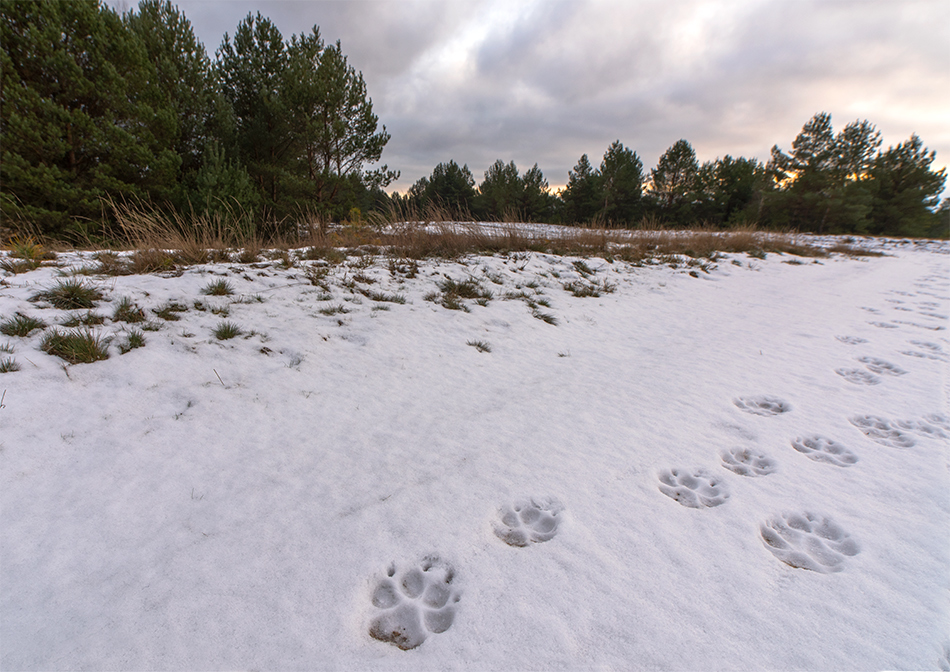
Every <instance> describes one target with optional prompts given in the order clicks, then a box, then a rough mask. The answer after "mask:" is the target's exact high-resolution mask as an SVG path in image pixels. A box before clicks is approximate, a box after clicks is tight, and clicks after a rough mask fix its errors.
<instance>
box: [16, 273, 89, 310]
mask: <svg viewBox="0 0 950 672" xmlns="http://www.w3.org/2000/svg"><path fill="white" fill-rule="evenodd" d="M101 299H102V292H100V291H99V290H98V289H96V288H95V287H90V286H89V285H87V284H85V283H84V282H83V281H82V280H76V279H70V280H60V281H59V282H57V283H56V284H55V285H54V286H53V287H51V288H50V289H47V290H44V291H42V292H37V293H36V294H34V295H33V296H31V297H30V301H48V302H49V303H51V304H53V307H55V308H59V309H60V310H77V309H80V308H93V307H94V306H95V305H96V301H99V300H101Z"/></svg>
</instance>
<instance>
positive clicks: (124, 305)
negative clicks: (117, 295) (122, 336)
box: [112, 296, 146, 324]
mask: <svg viewBox="0 0 950 672" xmlns="http://www.w3.org/2000/svg"><path fill="white" fill-rule="evenodd" d="M145 319H146V318H145V311H144V310H142V309H141V308H139V307H138V306H137V305H136V304H135V302H134V301H132V299H130V298H129V297H127V296H123V297H122V298H121V299H120V300H119V305H118V306H116V308H115V312H114V313H113V314H112V321H113V322H128V323H129V324H137V323H139V322H144V321H145Z"/></svg>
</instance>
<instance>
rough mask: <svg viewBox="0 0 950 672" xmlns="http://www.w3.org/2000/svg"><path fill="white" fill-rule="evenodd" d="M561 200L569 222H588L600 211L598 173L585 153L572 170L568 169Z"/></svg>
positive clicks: (600, 200)
mask: <svg viewBox="0 0 950 672" xmlns="http://www.w3.org/2000/svg"><path fill="white" fill-rule="evenodd" d="M561 200H562V201H563V202H564V217H565V220H566V221H567V223H569V224H582V223H590V222H592V221H594V219H595V218H596V217H597V214H598V213H599V212H600V211H601V206H602V198H601V188H600V174H599V173H598V172H597V171H596V170H594V168H593V166H591V165H590V159H588V158H587V154H584V155H582V156H581V158H580V159H579V160H578V161H577V165H575V166H574V170H571V171H568V173H567V185H566V186H565V187H564V190H563V191H562V192H561Z"/></svg>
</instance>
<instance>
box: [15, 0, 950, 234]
mask: <svg viewBox="0 0 950 672" xmlns="http://www.w3.org/2000/svg"><path fill="white" fill-rule="evenodd" d="M0 71H2V72H0V75H2V76H0V152H2V154H0V216H2V218H3V220H4V221H3V225H4V226H6V227H8V228H17V227H18V225H23V226H24V229H25V230H30V231H34V232H38V233H40V234H42V235H45V236H48V237H51V238H59V239H68V238H71V237H74V238H76V237H78V238H84V239H87V240H96V239H97V237H100V238H101V237H103V236H105V235H106V233H105V225H106V224H107V223H108V222H109V218H110V216H111V213H110V212H109V209H108V207H106V205H104V204H107V203H109V202H122V203H145V204H148V205H149V207H156V208H165V209H168V210H170V211H175V212H179V213H182V212H184V213H187V212H194V213H198V214H215V213H234V212H238V213H250V215H251V216H249V217H245V218H244V219H243V221H244V222H245V225H246V226H248V227H252V228H253V227H257V228H258V230H259V231H258V232H259V233H262V234H266V233H269V232H270V233H277V232H281V227H288V228H290V227H292V226H293V223H292V222H293V220H294V218H295V217H296V216H299V215H300V214H301V213H303V212H306V213H307V214H309V215H313V214H315V215H317V216H319V217H321V218H323V219H325V220H327V221H331V220H332V221H340V220H343V219H344V218H347V217H351V218H352V214H351V213H353V212H354V209H356V210H358V211H362V212H363V213H366V212H368V211H371V210H383V211H386V210H388V209H393V207H394V206H395V209H397V210H401V211H403V212H406V211H407V210H409V211H414V212H419V213H423V212H425V211H426V209H428V208H430V207H432V206H436V207H438V208H441V209H442V210H443V212H448V213H451V214H452V215H453V216H465V217H471V218H473V219H490V220H520V221H535V222H551V223H566V224H575V223H576V224H600V225H612V226H635V225H639V224H641V223H643V222H644V221H646V222H648V223H655V224H664V225H670V226H694V225H696V224H706V225H711V226H718V227H723V228H726V227H734V226H740V225H748V224H757V225H759V226H764V227H775V228H789V229H797V230H802V231H815V232H820V233H867V234H878V235H911V236H944V237H946V236H947V235H948V234H950V205H948V201H946V200H945V201H944V202H943V203H942V204H940V203H939V202H938V201H939V195H940V194H941V193H942V191H943V187H944V185H945V182H946V175H945V171H944V170H942V169H941V170H939V171H934V170H933V168H932V164H933V162H934V159H935V154H934V152H932V151H929V150H928V149H927V148H926V147H924V146H923V143H922V142H921V140H920V139H919V138H918V137H917V136H916V135H912V136H911V137H910V138H909V139H908V140H907V141H905V142H903V143H900V144H898V145H897V146H892V147H888V148H887V149H883V150H882V149H881V145H882V140H881V134H880V132H879V131H878V130H877V129H876V128H875V126H874V125H873V124H871V123H870V122H868V121H867V120H864V121H854V122H852V123H850V124H848V125H847V126H845V128H844V129H842V130H841V131H839V132H838V133H835V132H834V130H833V128H832V124H831V117H830V115H828V114H825V113H820V114H817V115H815V116H814V117H813V118H812V119H811V120H809V121H808V122H807V123H806V124H805V125H804V127H803V128H802V131H801V133H800V134H799V135H798V136H797V137H796V138H795V139H794V140H793V141H792V143H791V148H790V149H789V150H788V151H784V150H782V149H779V147H778V146H776V147H773V148H772V152H771V156H770V158H769V160H768V162H766V163H762V162H760V161H758V160H757V159H754V158H753V159H747V158H744V157H738V158H733V157H731V156H728V155H727V156H725V157H722V158H719V159H716V160H715V161H708V162H704V163H702V164H700V163H699V162H698V161H697V158H696V153H695V151H694V150H693V148H692V146H691V145H690V143H689V142H687V141H686V140H680V141H678V142H676V143H675V144H674V145H673V146H672V147H670V148H669V149H668V150H667V151H666V152H665V153H664V154H663V155H662V156H661V157H660V159H659V161H658V162H657V165H656V166H655V167H654V168H652V169H650V170H645V169H644V166H643V162H642V161H641V159H640V158H639V157H638V156H637V153H636V152H635V151H633V150H632V149H630V148H628V147H625V146H624V145H623V144H622V143H620V142H619V141H617V142H614V143H613V144H611V145H610V147H608V148H607V150H606V152H605V153H604V155H603V158H602V160H601V162H600V164H599V166H596V167H595V166H594V165H593V164H592V163H591V160H590V159H589V157H588V156H587V155H586V154H585V155H583V156H581V158H580V159H579V160H578V162H577V164H576V165H575V166H574V168H573V169H572V170H571V171H569V173H568V180H567V185H566V187H565V188H564V189H563V190H561V191H560V192H559V193H553V192H552V190H551V188H550V186H549V183H548V181H547V180H546V179H545V177H544V175H543V174H542V172H541V170H540V169H539V168H538V166H537V164H535V165H534V166H532V167H531V168H530V169H529V170H527V171H525V172H524V173H521V172H520V171H519V169H518V167H517V166H516V165H515V163H514V162H509V163H505V162H504V161H502V160H498V161H496V162H495V163H494V164H493V165H492V166H490V167H489V169H488V170H487V171H485V173H484V179H483V180H482V181H481V182H480V183H479V184H478V185H477V186H476V181H475V177H474V176H473V174H472V172H471V171H470V170H469V168H468V166H467V165H465V164H463V165H461V166H459V165H458V163H456V162H455V161H454V160H450V161H448V162H445V163H440V164H439V165H437V166H436V167H435V168H434V170H433V171H432V173H431V175H430V176H428V177H424V178H421V179H420V180H418V181H417V182H416V183H415V184H413V186H412V187H411V188H410V189H409V190H408V192H407V193H405V194H399V193H395V194H393V195H388V194H387V193H386V191H385V189H386V187H387V186H389V185H390V184H392V182H393V181H394V180H396V179H398V177H399V173H398V172H396V171H392V170H389V168H388V166H386V165H382V166H381V167H378V168H372V169H371V168H370V167H371V166H373V165H377V164H379V162H380V159H381V156H382V152H383V150H384V148H385V146H386V144H387V142H388V141H389V139H390V136H389V134H388V133H387V132H386V127H385V126H381V125H380V124H379V120H378V117H377V115H376V114H375V113H374V112H373V104H372V100H371V99H370V98H369V96H368V93H367V89H366V84H365V82H364V80H363V76H362V74H361V73H360V72H358V71H356V70H355V69H354V68H353V67H352V66H351V65H349V63H348V62H347V58H346V56H345V55H344V53H343V51H342V47H341V45H340V43H339V42H336V43H334V44H328V43H326V42H324V40H323V38H322V37H321V35H320V31H319V28H318V27H316V26H314V27H313V28H312V30H311V31H310V32H308V33H301V34H299V35H296V34H295V35H292V36H291V37H290V38H289V39H286V38H285V37H284V36H283V35H281V33H280V31H279V30H278V29H277V27H276V26H275V25H274V24H273V23H272V22H271V21H270V20H269V19H268V18H266V17H263V16H262V15H261V14H260V13H257V14H256V15H254V14H248V15H247V17H245V18H244V19H243V20H242V21H241V22H240V23H239V24H238V25H237V28H236V30H235V32H234V34H233V36H231V35H228V34H225V35H224V38H223V40H222V42H221V44H220V46H219V47H218V48H217V49H216V51H215V53H214V57H213V58H211V57H210V56H209V55H208V54H207V52H206V51H205V48H204V46H203V45H202V44H201V43H200V42H199V41H198V40H197V39H196V37H195V34H194V31H193V29H192V26H191V23H190V22H189V21H188V19H187V18H186V17H185V15H184V14H183V13H182V12H181V11H179V10H178V8H177V7H176V6H174V5H172V4H171V2H169V1H168V0H141V2H140V3H139V5H138V7H137V9H135V10H131V11H128V12H125V13H122V14H119V13H117V12H115V11H114V10H112V9H111V8H109V7H107V6H105V5H103V4H101V3H100V1H99V0H72V1H71V2H60V1H58V0H4V2H3V3H2V5H0ZM228 221H235V220H234V219H233V218H232V219H229V220H228ZM268 229H269V231H268Z"/></svg>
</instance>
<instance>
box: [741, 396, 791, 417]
mask: <svg viewBox="0 0 950 672" xmlns="http://www.w3.org/2000/svg"><path fill="white" fill-rule="evenodd" d="M732 403H734V404H735V405H736V406H738V407H739V408H741V409H742V410H743V411H745V412H746V413H754V414H755V415H765V416H770V415H780V414H782V413H788V412H789V411H790V410H792V407H791V406H790V405H789V404H788V403H787V402H785V401H782V400H781V399H779V398H777V397H739V398H738V399H733V400H732Z"/></svg>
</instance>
